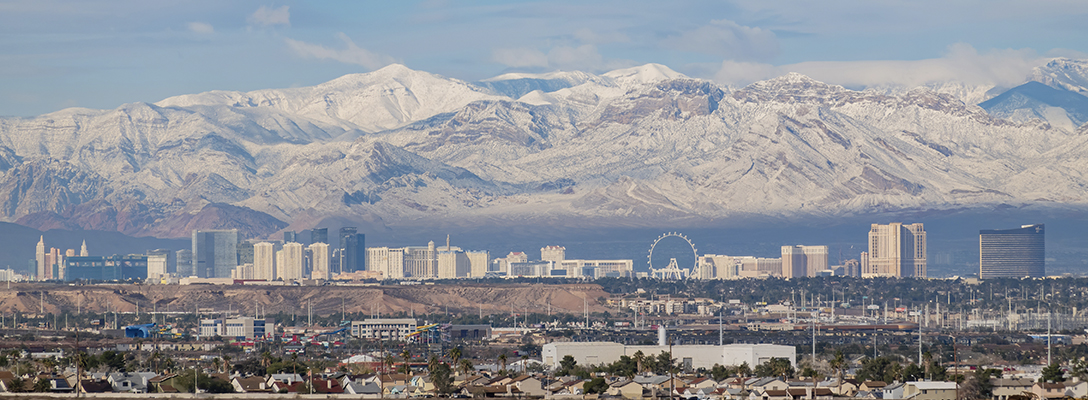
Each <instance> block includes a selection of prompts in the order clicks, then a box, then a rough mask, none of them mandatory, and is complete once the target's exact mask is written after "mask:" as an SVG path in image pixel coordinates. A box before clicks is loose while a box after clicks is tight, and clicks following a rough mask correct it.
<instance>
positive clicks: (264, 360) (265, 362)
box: [261, 350, 272, 368]
mask: <svg viewBox="0 0 1088 400" xmlns="http://www.w3.org/2000/svg"><path fill="white" fill-rule="evenodd" d="M269 365H272V353H271V352H269V351H268V350H265V351H263V352H261V366H262V367H265V368H268V366H269Z"/></svg>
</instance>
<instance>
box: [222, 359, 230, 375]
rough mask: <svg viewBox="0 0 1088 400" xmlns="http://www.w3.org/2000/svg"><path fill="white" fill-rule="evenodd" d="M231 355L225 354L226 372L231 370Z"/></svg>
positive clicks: (224, 364)
mask: <svg viewBox="0 0 1088 400" xmlns="http://www.w3.org/2000/svg"><path fill="white" fill-rule="evenodd" d="M230 360H231V358H230V356H223V370H224V372H230V367H231V365H230Z"/></svg>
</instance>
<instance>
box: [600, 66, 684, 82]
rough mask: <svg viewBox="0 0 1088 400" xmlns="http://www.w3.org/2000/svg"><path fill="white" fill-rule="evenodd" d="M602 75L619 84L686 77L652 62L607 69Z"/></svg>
mask: <svg viewBox="0 0 1088 400" xmlns="http://www.w3.org/2000/svg"><path fill="white" fill-rule="evenodd" d="M602 76H605V77H608V78H612V79H614V80H615V81H616V83H618V84H620V85H621V86H632V85H644V84H648V83H654V82H660V81H667V80H671V79H687V78H688V76H687V75H684V74H681V73H679V72H676V71H673V70H672V69H671V68H669V67H666V66H664V65H661V64H654V63H650V64H645V65H640V66H637V67H631V68H623V69H617V70H614V71H608V72H605V73H604V74H603V75H602Z"/></svg>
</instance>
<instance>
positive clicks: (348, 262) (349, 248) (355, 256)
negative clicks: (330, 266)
mask: <svg viewBox="0 0 1088 400" xmlns="http://www.w3.org/2000/svg"><path fill="white" fill-rule="evenodd" d="M365 242H366V239H365V236H363V235H360V234H358V233H357V231H356V229H355V227H351V226H346V227H343V228H340V251H339V252H338V253H339V254H340V257H339V258H340V260H339V261H340V266H339V268H338V269H339V272H340V273H345V272H355V271H363V270H365V269H366V267H365V265H366V243H365Z"/></svg>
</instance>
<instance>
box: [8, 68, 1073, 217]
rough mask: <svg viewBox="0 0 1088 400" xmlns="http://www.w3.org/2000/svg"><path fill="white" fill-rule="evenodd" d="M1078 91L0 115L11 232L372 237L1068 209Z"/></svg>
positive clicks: (1060, 78)
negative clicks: (439, 229)
mask: <svg viewBox="0 0 1088 400" xmlns="http://www.w3.org/2000/svg"><path fill="white" fill-rule="evenodd" d="M1086 86H1088V61H1085V60H1071V59H1054V60H1052V61H1050V62H1048V63H1047V64H1045V65H1043V66H1040V67H1038V68H1036V69H1035V70H1034V71H1033V72H1032V74H1030V75H1029V76H1027V77H1025V85H1022V86H1019V87H1016V88H1012V89H1009V90H1007V91H999V90H997V89H995V88H992V87H967V86H965V85H962V84H958V83H956V82H942V83H938V84H934V85H930V86H927V87H915V88H887V87H884V88H870V89H863V90H851V89H846V88H844V87H841V86H837V85H831V84H827V83H823V82H819V81H816V80H814V79H811V78H809V77H806V76H803V75H800V74H795V73H791V74H787V75H784V76H780V77H777V78H774V79H770V80H766V81H761V82H756V83H753V84H751V85H748V86H746V87H742V88H737V87H729V86H722V85H718V84H715V83H713V82H710V81H705V80H699V79H692V78H689V77H687V76H685V75H683V74H680V73H677V72H675V71H673V70H671V69H669V68H668V67H665V66H663V65H657V64H647V65H643V66H640V67H634V68H628V69H622V70H616V71H611V72H607V73H604V74H600V75H596V74H591V73H586V72H580V71H570V72H553V73H548V74H520V73H511V74H505V75H500V76H497V77H495V78H491V79H487V80H483V81H480V82H466V81H461V80H457V79H452V78H447V77H443V76H439V75H435V74H431V73H427V72H422V71H415V70H412V69H409V68H407V67H404V66H402V65H390V66H387V67H385V68H382V69H380V70H376V71H373V72H370V73H363V74H352V75H347V76H343V77H340V78H337V79H334V80H331V81H329V82H326V83H323V84H319V85H316V86H312V87H302V88H291V89H271V90H258V91H253V92H233V91H213V92H207V93H199V94H191V95H182V96H176V97H171V98H167V99H164V100H162V101H159V102H157V103H131V104H125V105H122V106H120V107H118V108H117V109H114V110H91V109H82V108H72V109H65V110H61V111H58V112H54V113H50V114H45V115H41V116H37V117H28V118H0V186H2V187H3V188H4V190H3V191H0V204H2V205H3V208H2V209H0V221H7V222H16V223H19V224H22V225H26V226H30V227H33V228H37V229H41V230H47V229H83V230H100V231H102V230H104V231H118V232H122V233H125V234H128V235H136V236H155V237H164V238H177V237H186V236H188V235H189V234H190V232H191V231H192V230H193V229H216V228H235V229H240V230H242V231H243V232H244V233H245V235H246V236H248V237H267V236H270V235H272V234H274V233H276V232H278V231H281V230H283V229H294V230H298V229H305V228H309V227H312V226H315V225H317V224H319V223H321V222H322V221H326V220H329V219H337V220H341V221H346V222H347V223H351V224H354V225H358V226H361V227H363V230H364V231H365V230H367V229H371V230H374V229H377V230H382V229H389V228H396V227H425V226H438V225H443V224H455V225H459V226H475V225H480V224H491V225H498V226H505V225H508V226H521V225H526V224H538V225H543V226H572V225H600V226H661V225H664V224H670V225H692V226H704V225H707V224H713V223H716V222H718V221H725V220H728V219H731V218H744V217H749V216H760V217H772V218H796V217H803V216H819V217H842V216H858V215H867V214H887V213H904V212H910V213H918V212H931V211H932V212H943V211H948V210H962V209H985V208H992V207H1036V208H1039V207H1055V208H1063V209H1069V208H1072V209H1081V208H1083V207H1085V205H1088V189H1086V184H1088V179H1086V177H1088V163H1085V162H1083V160H1084V159H1085V157H1086V156H1088V143H1086V142H1088V135H1086V134H1088V125H1086V124H1085V122H1086V121H1088V107H1086V106H1085V104H1088V97H1085V96H1086V95H1088V89H1085V87H1086ZM994 92H998V93H994ZM980 93H985V95H980ZM980 96H981V97H980ZM979 102H981V104H976V103H979Z"/></svg>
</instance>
